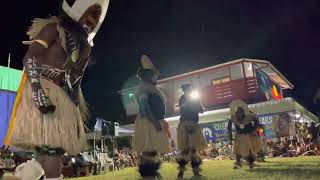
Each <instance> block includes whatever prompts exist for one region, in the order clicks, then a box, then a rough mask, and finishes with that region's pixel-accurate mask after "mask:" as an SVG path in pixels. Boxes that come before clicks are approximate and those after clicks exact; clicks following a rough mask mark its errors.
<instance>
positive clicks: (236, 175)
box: [76, 156, 320, 180]
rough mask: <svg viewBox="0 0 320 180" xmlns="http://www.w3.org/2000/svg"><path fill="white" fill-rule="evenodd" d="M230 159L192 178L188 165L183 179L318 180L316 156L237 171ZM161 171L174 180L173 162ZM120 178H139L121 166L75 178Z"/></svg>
mask: <svg viewBox="0 0 320 180" xmlns="http://www.w3.org/2000/svg"><path fill="white" fill-rule="evenodd" d="M232 168H233V161H230V160H223V161H205V162H204V163H203V166H202V169H203V171H202V174H203V177H201V178H194V177H192V173H191V167H189V166H188V171H187V172H186V174H185V179H223V180H224V179H236V180H241V179H259V180H261V179H268V180H271V179H281V180H287V179H290V180H291V179H299V180H311V179H317V180H320V156H318V157H298V158H273V159H267V162H264V163H257V164H256V167H255V169H252V170H250V169H248V167H244V168H242V169H240V170H233V169H232ZM161 174H162V177H163V179H164V180H167V179H176V175H177V165H176V164H168V163H165V164H163V165H162V168H161ZM93 179H95V180H102V179H110V180H124V179H139V174H138V172H137V169H136V168H130V169H125V170H121V171H116V172H109V173H106V174H104V175H100V176H91V177H85V178H77V179H76V180H93Z"/></svg>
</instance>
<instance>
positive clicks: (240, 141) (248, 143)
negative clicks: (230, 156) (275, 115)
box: [228, 100, 261, 169]
mask: <svg viewBox="0 0 320 180" xmlns="http://www.w3.org/2000/svg"><path fill="white" fill-rule="evenodd" d="M230 111H231V120H230V121H229V123H228V133H229V140H230V143H231V144H232V124H234V126H235V129H236V133H235V139H234V145H233V153H234V154H235V155H236V162H235V165H234V169H239V168H241V167H242V163H241V158H246V159H247V161H248V165H249V168H250V169H252V168H253V167H254V161H255V156H256V155H257V153H258V152H259V151H260V150H261V145H260V141H259V138H258V136H257V133H256V128H257V126H258V125H259V121H258V119H257V118H256V117H255V116H254V115H253V114H252V113H250V111H249V108H248V105H247V104H246V103H245V102H243V101H241V100H235V101H233V102H232V103H231V104H230Z"/></svg>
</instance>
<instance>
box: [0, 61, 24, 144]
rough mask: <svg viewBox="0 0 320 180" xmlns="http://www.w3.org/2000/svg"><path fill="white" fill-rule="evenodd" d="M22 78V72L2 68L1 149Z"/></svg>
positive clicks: (0, 92)
mask: <svg viewBox="0 0 320 180" xmlns="http://www.w3.org/2000/svg"><path fill="white" fill-rule="evenodd" d="M21 77H22V71H20V70H16V69H12V68H8V67H3V66H0V147H1V146H2V145H3V144H4V141H5V138H6V136H7V132H8V128H9V125H10V122H11V121H10V119H11V114H12V111H13V107H14V102H15V100H16V96H17V92H18V88H19V84H20V80H21Z"/></svg>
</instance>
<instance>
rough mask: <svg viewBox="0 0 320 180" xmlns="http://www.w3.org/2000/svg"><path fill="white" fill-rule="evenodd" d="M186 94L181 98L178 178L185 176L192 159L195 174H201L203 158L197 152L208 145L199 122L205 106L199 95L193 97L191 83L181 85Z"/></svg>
mask: <svg viewBox="0 0 320 180" xmlns="http://www.w3.org/2000/svg"><path fill="white" fill-rule="evenodd" d="M181 88H182V90H183V92H184V94H183V95H182V96H181V97H180V99H179V107H180V115H181V116H180V123H179V125H178V130H177V139H178V149H179V150H180V151H181V152H180V154H179V155H178V157H177V162H178V164H179V168H178V170H179V173H178V178H183V175H184V171H185V170H186V165H187V164H188V162H189V161H191V166H192V170H193V174H194V176H201V175H200V165H201V162H202V160H201V158H200V156H199V155H198V154H197V151H198V150H201V149H204V148H206V147H207V143H206V141H205V139H204V136H203V134H202V131H201V128H200V126H199V124H198V122H199V113H203V108H202V106H201V103H200V101H199V99H197V98H198V97H192V94H191V93H192V87H191V85H190V84H184V85H182V86H181Z"/></svg>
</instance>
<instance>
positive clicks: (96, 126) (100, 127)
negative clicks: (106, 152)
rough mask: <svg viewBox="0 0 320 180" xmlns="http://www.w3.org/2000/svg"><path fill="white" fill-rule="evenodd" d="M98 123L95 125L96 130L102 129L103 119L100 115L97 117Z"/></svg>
mask: <svg viewBox="0 0 320 180" xmlns="http://www.w3.org/2000/svg"><path fill="white" fill-rule="evenodd" d="M96 120H97V121H96V124H95V125H94V131H102V119H101V118H100V117H97V118H96Z"/></svg>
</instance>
